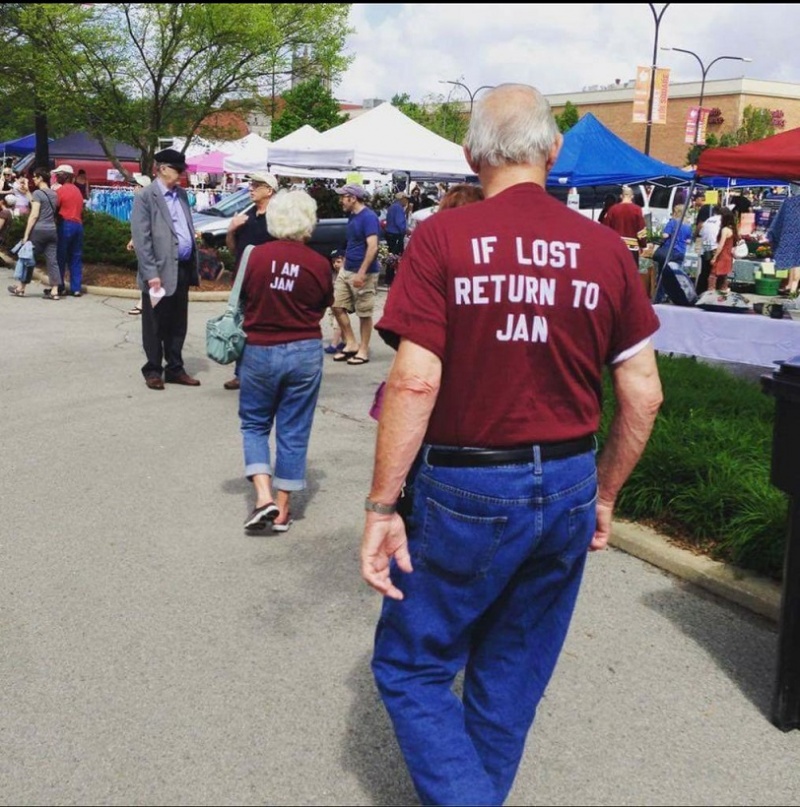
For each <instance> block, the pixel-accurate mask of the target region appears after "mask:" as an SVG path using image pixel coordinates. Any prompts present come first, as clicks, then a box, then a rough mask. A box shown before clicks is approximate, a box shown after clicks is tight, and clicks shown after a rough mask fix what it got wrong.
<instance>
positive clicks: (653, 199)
mask: <svg viewBox="0 0 800 807" xmlns="http://www.w3.org/2000/svg"><path fill="white" fill-rule="evenodd" d="M671 193H672V188H659V187H658V186H657V185H655V186H653V193H652V194H651V196H650V207H663V208H665V209H666V210H670V209H671V205H670V200H671Z"/></svg>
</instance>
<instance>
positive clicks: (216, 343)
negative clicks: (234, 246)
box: [206, 246, 253, 364]
mask: <svg viewBox="0 0 800 807" xmlns="http://www.w3.org/2000/svg"><path fill="white" fill-rule="evenodd" d="M252 251H253V247H252V246H249V247H246V248H245V250H244V252H243V253H242V260H241V261H240V264H239V271H238V272H237V273H236V280H235V281H234V284H233V288H232V289H231V294H230V297H228V307H227V308H226V309H225V311H224V312H223V313H222V314H219V315H218V316H216V317H212V318H211V319H210V320H208V322H206V355H207V356H208V358H209V359H211V360H212V361H215V362H217V364H231V363H232V362H235V361H237V360H238V359H239V358H240V357H241V355H242V351H243V350H244V346H245V342H246V341H247V337H246V336H245V332H244V328H243V327H242V326H243V323H244V313H243V312H242V309H241V307H240V306H239V294H240V293H241V291H242V281H243V280H244V274H245V272H246V271H247V262H248V260H249V258H250V253H251V252H252Z"/></svg>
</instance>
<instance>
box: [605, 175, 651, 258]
mask: <svg viewBox="0 0 800 807" xmlns="http://www.w3.org/2000/svg"><path fill="white" fill-rule="evenodd" d="M645 187H647V186H645ZM603 224H605V225H606V226H607V227H610V228H611V229H612V230H614V232H616V233H619V235H620V237H621V238H622V240H623V242H624V243H625V246H626V247H627V248H628V250H629V251H630V253H631V257H632V258H633V260H634V263H635V264H636V271H637V272H638V271H639V250H640V249H644V247H645V245H646V244H647V222H645V220H644V214H643V213H642V208H641V207H639V205H637V204H636V203H635V202H634V201H633V189H632V188H631V187H630V186H628V185H623V186H622V201H620V202H617V203H616V204H615V205H612V206H611V207H610V208H609V210H608V213H606V217H605V219H603Z"/></svg>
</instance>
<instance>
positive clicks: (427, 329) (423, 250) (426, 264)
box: [375, 219, 447, 360]
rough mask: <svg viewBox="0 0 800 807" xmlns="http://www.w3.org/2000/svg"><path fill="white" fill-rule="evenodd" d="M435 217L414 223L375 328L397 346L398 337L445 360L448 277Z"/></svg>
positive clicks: (392, 344)
mask: <svg viewBox="0 0 800 807" xmlns="http://www.w3.org/2000/svg"><path fill="white" fill-rule="evenodd" d="M434 223H435V222H434V219H430V220H428V221H425V222H422V223H421V224H420V225H418V226H417V228H416V230H415V232H414V237H413V238H412V239H411V241H410V242H409V245H408V249H406V251H405V253H404V254H403V259H402V270H401V271H400V272H398V273H397V276H396V277H395V280H394V283H393V284H392V291H391V294H389V296H388V298H387V300H386V306H385V308H384V312H383V316H382V317H381V319H380V321H379V322H378V323H377V324H376V326H375V327H376V330H377V331H378V333H379V334H380V336H381V338H382V339H383V340H384V342H386V344H387V345H389V346H391V347H393V348H395V349H397V347H398V345H399V344H400V339H408V340H409V341H411V342H414V344H416V345H419V346H420V347H424V348H425V349H426V350H430V351H431V353H433V354H435V355H436V356H437V357H438V358H439V359H441V360H443V359H444V353H445V337H446V333H447V289H446V286H447V278H446V274H445V268H444V265H445V264H444V262H443V261H442V260H441V254H442V251H441V248H440V246H439V244H438V241H437V238H436V232H435V228H434V227H432V226H431V225H434Z"/></svg>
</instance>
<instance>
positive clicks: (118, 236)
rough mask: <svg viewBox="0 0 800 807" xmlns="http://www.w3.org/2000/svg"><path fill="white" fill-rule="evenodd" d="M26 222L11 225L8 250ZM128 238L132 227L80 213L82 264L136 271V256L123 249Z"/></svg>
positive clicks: (105, 215) (95, 214) (92, 213)
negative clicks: (111, 266) (107, 265)
mask: <svg viewBox="0 0 800 807" xmlns="http://www.w3.org/2000/svg"><path fill="white" fill-rule="evenodd" d="M27 222H28V217H27V216H19V217H18V218H14V219H12V221H11V224H10V226H9V231H8V236H7V237H6V243H7V244H8V246H9V247H11V246H13V245H14V244H16V243H17V241H19V240H20V239H21V238H22V236H23V234H24V232H25V225H26V224H27ZM130 238H131V225H130V224H129V223H128V222H124V221H120V220H119V219H115V218H114V217H113V216H109V215H108V213H98V212H95V211H93V210H88V209H84V211H83V262H84V263H108V264H111V265H113V266H124V267H126V268H128V269H136V253H134V252H128V250H127V249H125V247H126V245H127V243H128V241H130Z"/></svg>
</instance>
